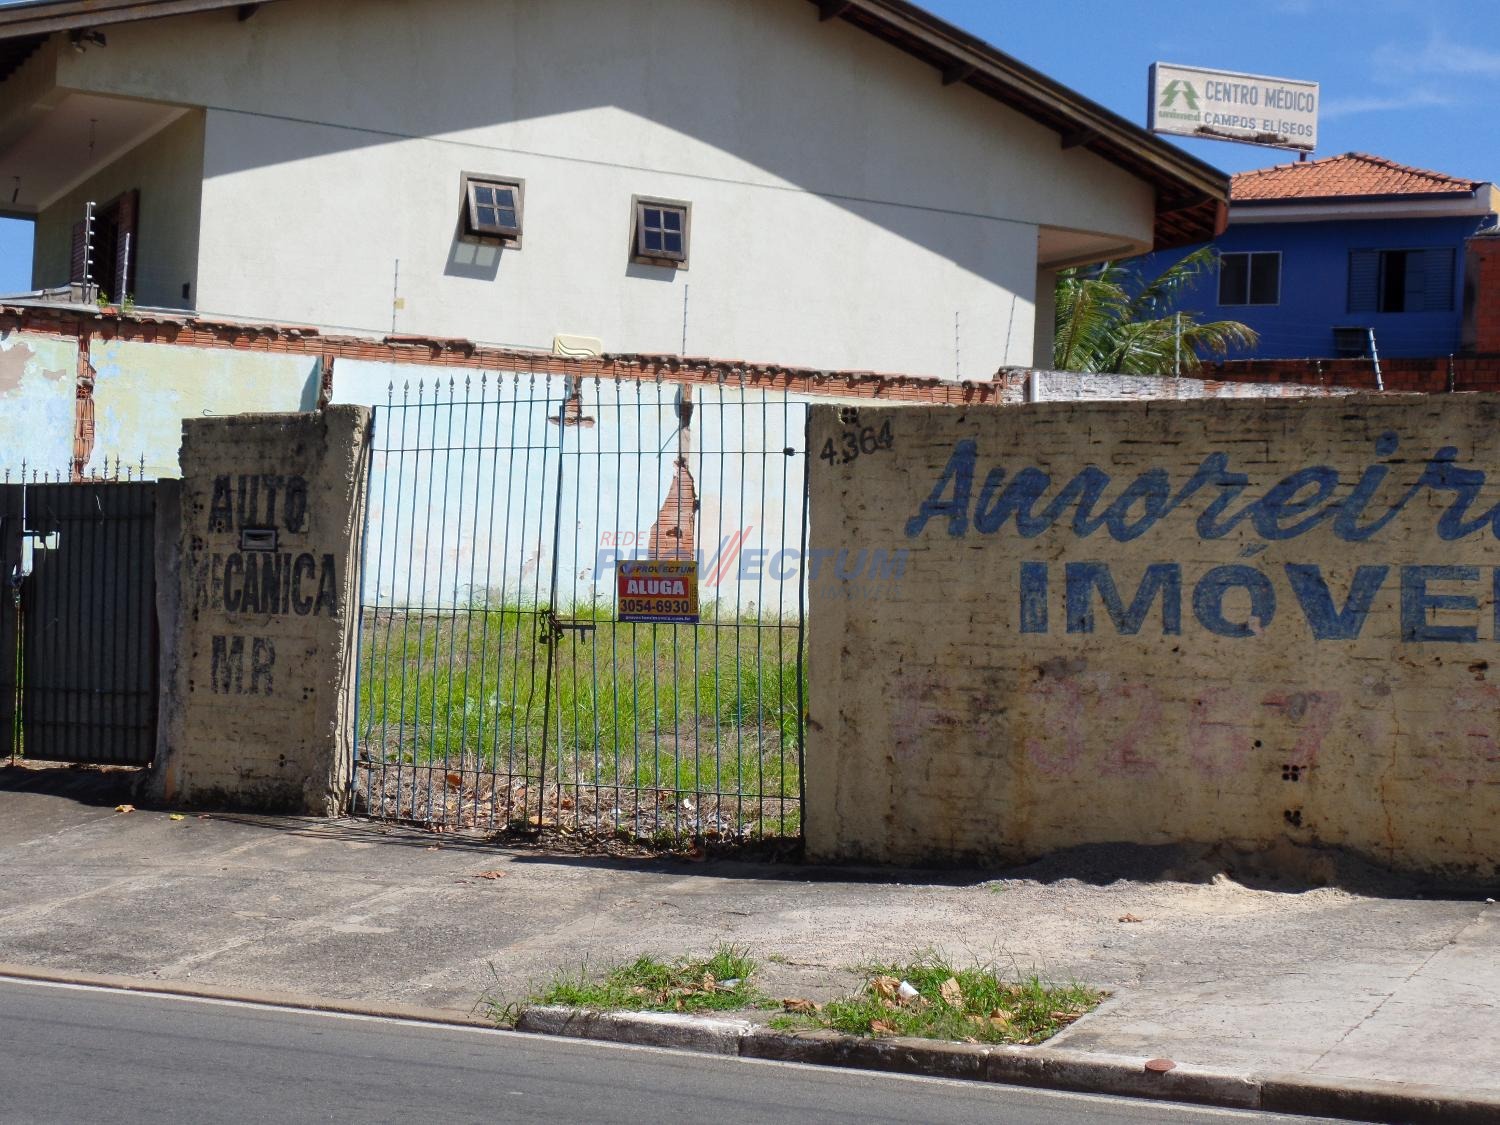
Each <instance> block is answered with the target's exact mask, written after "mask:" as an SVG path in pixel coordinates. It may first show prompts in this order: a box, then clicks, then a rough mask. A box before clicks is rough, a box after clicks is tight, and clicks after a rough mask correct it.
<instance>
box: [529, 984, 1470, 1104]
mask: <svg viewBox="0 0 1500 1125" xmlns="http://www.w3.org/2000/svg"><path fill="white" fill-rule="evenodd" d="M516 1030H517V1031H522V1032H530V1033H533V1034H539V1035H561V1036H567V1037H570V1038H575V1039H599V1040H605V1041H609V1042H615V1043H634V1044H638V1045H641V1046H650V1047H670V1048H675V1049H678V1050H687V1051H700V1052H705V1053H709V1054H715V1055H737V1056H739V1057H740V1058H747V1059H766V1060H772V1061H776V1062H795V1063H808V1064H812V1065H816V1066H837V1067H846V1068H857V1069H863V1070H876V1071H884V1072H887V1073H894V1074H915V1075H923V1076H926V1077H931V1078H955V1079H961V1080H965V1081H969V1082H995V1083H1000V1084H1004V1085H1010V1086H1031V1087H1040V1088H1046V1089H1053V1090H1067V1091H1069V1092H1072V1093H1087V1094H1110V1095H1115V1096H1119V1097H1130V1098H1151V1099H1159V1100H1164V1101H1175V1102H1184V1103H1188V1104H1193V1105H1208V1106H1218V1107H1221V1108H1225V1109H1252V1110H1266V1111H1274V1112H1277V1113H1287V1114H1300V1115H1304V1116H1310V1117H1337V1118H1345V1119H1349V1120H1355V1121H1366V1122H1382V1123H1385V1122H1389V1123H1391V1125H1408V1123H1409V1125H1470V1123H1473V1125H1493V1123H1494V1122H1495V1121H1500V1095H1486V1094H1476V1093H1471V1092H1468V1091H1459V1090H1453V1089H1450V1088H1447V1087H1441V1086H1427V1085H1421V1084H1415V1083H1400V1082H1374V1081H1361V1080H1345V1079H1329V1080H1327V1081H1322V1080H1319V1079H1317V1078H1314V1077H1309V1076H1307V1075H1304V1074H1267V1075H1255V1074H1244V1073H1237V1072H1233V1071H1227V1070H1216V1069H1213V1068H1210V1067H1199V1066H1192V1065H1189V1064H1185V1063H1179V1064H1177V1065H1176V1066H1174V1067H1173V1068H1172V1069H1170V1070H1168V1071H1165V1072H1157V1071H1153V1070H1148V1069H1147V1068H1146V1062H1147V1060H1146V1059H1144V1058H1137V1057H1134V1056H1126V1055H1105V1054H1094V1053H1089V1052H1083V1051H1069V1050H1066V1049H1063V1048H1048V1047H1011V1046H983V1045H977V1044H971V1043H948V1042H936V1041H933V1040H930V1039H904V1038H899V1037H892V1038H888V1039H885V1038H883V1039H862V1038H859V1037H856V1036H852V1035H843V1034H840V1033H839V1032H836V1031H793V1032H784V1031H772V1030H770V1029H768V1028H765V1027H759V1026H756V1025H755V1024H752V1023H750V1022H749V1021H746V1020H727V1019H710V1018H702V1017H697V1016H687V1015H677V1014H674V1013H665V1012H596V1011H589V1010H585V1009H579V1008H560V1007H539V1008H527V1009H525V1010H524V1011H522V1012H521V1014H520V1016H519V1017H518V1018H517V1021H516Z"/></svg>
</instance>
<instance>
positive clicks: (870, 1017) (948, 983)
mask: <svg viewBox="0 0 1500 1125" xmlns="http://www.w3.org/2000/svg"><path fill="white" fill-rule="evenodd" d="M863 972H864V974H865V978H866V979H865V985H864V987H863V988H862V989H861V990H860V991H859V992H858V993H856V994H854V995H852V996H846V997H841V998H840V999H837V1000H832V1001H830V1002H829V1003H827V1004H814V1003H812V1002H811V1001H808V1000H784V1001H783V1002H782V1004H783V1007H784V1008H785V1009H786V1010H785V1012H784V1013H783V1014H782V1015H779V1016H777V1017H776V1018H775V1019H773V1020H772V1021H771V1026H772V1027H775V1028H779V1029H781V1030H800V1029H807V1028H826V1029H832V1030H834V1031H842V1032H844V1033H845V1034H848V1035H864V1036H885V1035H903V1036H912V1037H916V1038H922V1039H950V1040H958V1041H961V1042H966V1043H1020V1044H1033V1043H1040V1042H1042V1041H1043V1040H1045V1039H1048V1038H1050V1037H1051V1036H1053V1035H1056V1034H1057V1033H1058V1032H1059V1031H1061V1030H1062V1029H1063V1028H1064V1027H1066V1026H1067V1025H1068V1024H1070V1023H1072V1022H1073V1021H1074V1020H1076V1019H1078V1018H1079V1017H1080V1016H1083V1015H1085V1014H1087V1013H1088V1012H1090V1011H1092V1010H1093V1009H1094V1008H1095V1007H1096V1006H1098V1004H1099V1002H1100V1001H1101V1000H1102V999H1103V998H1104V996H1103V994H1102V993H1100V992H1098V991H1097V990H1095V989H1091V988H1086V987H1084V986H1082V985H1078V984H1067V985H1056V984H1048V983H1044V982H1043V981H1042V980H1040V979H1039V978H1038V977H1035V976H1032V977H1027V978H1025V979H1023V980H1020V981H1007V980H1004V979H1002V978H1001V977H999V976H998V975H996V973H995V972H994V971H993V969H991V968H990V967H988V966H981V967H975V968H968V969H955V968H953V967H952V966H951V965H949V964H947V963H946V962H945V961H943V960H942V959H940V958H937V957H924V958H921V959H919V960H917V961H914V962H912V963H910V964H906V965H875V966H870V967H868V968H866V969H864V970H863Z"/></svg>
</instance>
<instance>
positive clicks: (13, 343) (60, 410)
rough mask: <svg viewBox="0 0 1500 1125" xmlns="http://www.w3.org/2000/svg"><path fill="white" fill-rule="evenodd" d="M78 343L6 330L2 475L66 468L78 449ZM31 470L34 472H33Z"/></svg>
mask: <svg viewBox="0 0 1500 1125" xmlns="http://www.w3.org/2000/svg"><path fill="white" fill-rule="evenodd" d="M77 371H78V344H77V341H76V340H73V339H70V338H67V337H63V336H45V335H41V334H31V333H22V332H8V333H5V334H3V335H0V478H3V477H4V474H5V473H6V472H7V471H9V472H10V473H11V474H12V477H11V479H12V480H19V479H20V478H19V473H20V471H21V466H22V465H23V464H24V465H26V467H27V469H28V470H31V469H38V470H41V471H44V472H53V473H56V472H63V471H65V470H66V469H67V467H68V462H69V458H71V457H72V455H73V417H74V414H73V412H74V399H75V398H76V391H75V388H76V386H77V381H78V380H77ZM28 475H29V473H28Z"/></svg>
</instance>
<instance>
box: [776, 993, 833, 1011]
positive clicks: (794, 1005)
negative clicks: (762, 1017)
mask: <svg viewBox="0 0 1500 1125" xmlns="http://www.w3.org/2000/svg"><path fill="white" fill-rule="evenodd" d="M781 1006H782V1007H783V1008H784V1009H786V1010H787V1011H788V1012H820V1011H822V1010H823V1005H821V1004H814V1003H813V1002H812V1001H811V1000H804V999H802V997H800V996H788V997H787V998H786V999H784V1000H783V1001H782V1002H781Z"/></svg>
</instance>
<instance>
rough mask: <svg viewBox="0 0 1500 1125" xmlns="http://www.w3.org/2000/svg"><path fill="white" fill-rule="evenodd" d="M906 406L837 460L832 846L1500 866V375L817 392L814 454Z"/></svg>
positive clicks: (825, 588)
mask: <svg viewBox="0 0 1500 1125" xmlns="http://www.w3.org/2000/svg"><path fill="white" fill-rule="evenodd" d="M887 425H889V441H887V442H886V443H884V444H883V445H881V446H880V447H879V448H878V449H876V450H875V451H874V452H873V453H871V454H869V455H861V456H859V457H858V458H856V459H854V460H853V461H851V462H849V463H848V464H843V463H833V464H830V463H827V462H815V463H814V464H813V465H812V466H811V467H810V470H809V471H810V472H811V473H812V474H813V476H812V481H811V528H810V550H811V557H813V558H816V557H818V556H819V552H824V557H825V558H836V559H838V560H839V561H838V564H837V565H836V566H832V567H830V568H825V572H824V578H823V579H822V580H820V581H816V582H813V583H811V586H810V620H811V622H812V627H811V630H810V665H809V675H810V695H809V699H810V705H809V724H808V726H809V735H808V748H807V794H808V808H807V814H806V829H807V833H808V845H809V849H810V851H811V854H812V855H813V856H815V857H817V858H819V859H825V860H831V859H846V860H871V861H879V862H897V863H922V862H929V861H961V860H978V861H981V862H983V861H989V860H997V859H1019V858H1024V857H1029V856H1033V855H1037V854H1040V853H1043V852H1046V851H1049V850H1052V849H1056V848H1062V847H1067V846H1071V845H1078V844H1086V843H1106V842H1134V843H1141V844H1164V843H1174V842H1188V841H1191V842H1200V843H1225V844H1230V845H1235V846H1246V847H1271V846H1274V845H1279V844H1286V843H1291V844H1293V845H1311V844H1325V845H1340V846H1344V847H1348V848H1351V849H1354V850H1356V851H1358V852H1360V853H1363V854H1365V855H1367V856H1369V857H1371V858H1373V859H1375V860H1376V861H1379V862H1381V863H1386V864H1391V865H1394V866H1399V867H1408V868H1414V869H1421V870H1429V871H1444V872H1449V873H1454V874H1466V875H1477V876H1479V877H1491V876H1493V874H1494V872H1495V871H1496V869H1497V863H1500V729H1497V724H1496V718H1497V713H1500V684H1497V683H1496V682H1495V680H1494V679H1493V678H1492V675H1493V673H1494V668H1493V667H1492V665H1493V663H1494V662H1493V659H1492V658H1493V654H1494V652H1495V643H1496V641H1497V639H1500V638H1497V631H1500V621H1497V612H1496V610H1497V606H1496V596H1495V594H1496V590H1497V589H1500V538H1497V536H1500V473H1497V472H1496V469H1495V466H1496V465H1500V399H1497V398H1494V397H1489V396H1447V395H1444V396H1423V397H1418V396H1405V397H1403V396H1394V395H1393V396H1380V397H1376V396H1361V397H1354V398H1347V397H1346V398H1341V399H1340V400H1338V401H1327V400H1320V399H1310V400H1308V399H1304V400H1285V399H1263V400H1249V401H1246V400H1236V401H1215V402H1147V403H1136V402H1122V403H1110V402H1091V403H1043V404H1041V405H1035V406H1026V407H1021V408H1016V409H1006V410H996V409H992V408H985V407H970V408H920V407H919V408H906V409H902V410H890V409H885V408H871V407H862V408H860V409H859V410H858V414H857V417H856V418H855V419H853V420H852V421H851V420H850V419H849V417H848V415H847V412H846V413H845V415H844V417H842V418H841V417H840V415H839V412H838V411H837V410H836V409H835V408H832V407H824V406H817V407H814V408H813V417H812V423H811V441H812V447H813V448H817V447H819V446H820V445H821V444H822V443H823V442H824V441H826V440H827V439H828V438H830V437H833V438H835V440H837V438H838V436H839V435H840V433H841V431H843V430H845V429H848V428H850V427H851V426H853V427H870V428H871V430H872V431H873V432H877V433H879V432H884V427H885V426H887ZM1445 447H1452V448H1453V450H1454V451H1455V452H1453V453H1450V454H1442V455H1439V453H1438V451H1439V450H1443V449H1444V448H1445ZM1070 482H1071V483H1070ZM1028 497H1029V499H1028ZM876 552H879V553H881V555H882V557H883V558H884V559H885V560H886V564H885V565H884V566H883V568H882V569H881V572H880V576H879V577H878V578H875V579H871V578H870V577H868V576H869V575H870V573H871V572H872V571H873V570H874V569H875V568H874V566H873V564H871V565H869V566H861V565H860V560H862V559H867V558H871V557H873V556H874V554H875V553H876ZM828 570H832V571H833V574H832V575H829V574H828V573H827V572H828ZM845 574H853V575H855V577H854V578H853V579H850V580H845V579H844V578H842V577H841V576H842V575H845Z"/></svg>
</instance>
